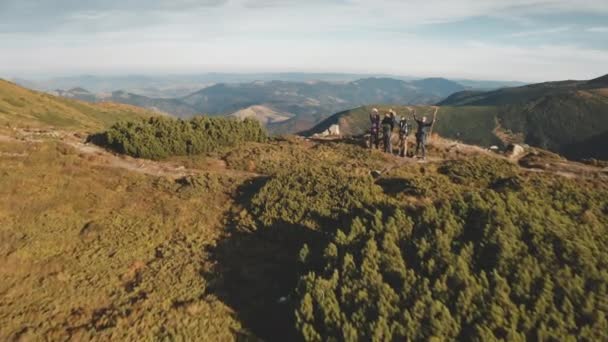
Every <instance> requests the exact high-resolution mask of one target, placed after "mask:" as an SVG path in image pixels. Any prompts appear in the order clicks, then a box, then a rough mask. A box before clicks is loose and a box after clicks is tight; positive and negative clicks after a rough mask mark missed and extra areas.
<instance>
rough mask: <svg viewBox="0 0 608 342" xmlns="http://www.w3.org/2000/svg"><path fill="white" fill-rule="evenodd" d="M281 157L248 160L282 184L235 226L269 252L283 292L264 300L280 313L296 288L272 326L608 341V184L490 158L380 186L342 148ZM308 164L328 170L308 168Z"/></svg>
mask: <svg viewBox="0 0 608 342" xmlns="http://www.w3.org/2000/svg"><path fill="white" fill-rule="evenodd" d="M279 146H283V148H284V150H280V149H278V146H277V148H273V149H272V152H270V151H266V152H265V150H264V149H260V147H251V148H250V149H249V150H250V151H251V152H250V154H247V153H244V152H241V153H239V157H238V158H237V159H238V160H239V161H242V162H243V167H245V165H247V164H249V163H250V162H251V163H253V164H254V165H256V163H257V162H259V161H263V160H265V159H266V158H268V157H267V155H266V153H272V154H271V155H273V156H276V155H277V154H281V156H282V157H283V160H284V161H285V164H283V165H284V167H285V169H284V170H283V169H281V168H280V167H278V166H277V167H273V166H272V165H268V164H266V166H265V167H264V171H265V172H269V173H271V174H272V175H271V176H270V178H268V179H266V180H265V181H264V182H263V183H261V184H258V186H257V187H256V189H255V191H254V192H252V193H253V195H252V196H251V198H250V199H248V200H247V201H245V202H244V210H238V211H237V212H236V213H235V221H236V226H237V227H238V228H237V229H238V230H239V231H243V232H248V233H243V235H244V236H248V237H249V238H251V239H254V238H253V237H257V238H256V239H263V240H265V241H267V242H268V243H269V244H270V245H272V247H268V246H267V247H266V248H267V251H264V252H260V251H259V250H258V252H257V253H259V254H257V255H249V258H261V259H263V260H266V262H264V263H263V265H264V266H260V267H262V269H264V271H263V272H262V273H260V274H259V275H258V276H259V277H268V278H271V279H273V282H274V284H275V285H272V286H274V287H272V288H273V290H272V291H269V292H268V293H266V292H264V291H263V290H262V289H259V290H258V291H261V292H256V293H257V295H258V296H259V295H260V293H263V296H267V298H268V301H271V300H273V299H275V300H276V298H278V297H280V296H282V295H287V294H289V293H292V292H291V291H293V288H294V287H295V288H297V290H296V292H295V294H293V298H292V299H293V300H292V301H291V302H290V305H293V307H292V306H287V307H281V306H277V309H276V310H278V311H279V312H283V314H280V313H276V314H275V315H276V316H277V317H283V319H282V320H281V324H290V321H288V320H286V319H285V318H284V316H285V315H287V314H288V313H289V312H290V310H292V308H293V309H295V311H296V316H295V318H294V319H295V325H296V327H297V329H298V331H299V333H300V335H301V336H302V337H304V339H305V340H311V341H316V340H326V339H330V338H332V337H333V338H336V339H338V340H350V341H357V340H370V339H371V340H404V339H406V340H407V339H409V340H420V339H422V340H427V339H431V338H440V339H455V338H456V339H462V340H471V339H473V340H492V339H500V338H502V339H508V340H513V339H533V340H534V339H539V340H543V339H545V340H546V339H563V338H568V337H569V338H583V339H587V340H603V339H605V338H607V337H608V336H607V335H606V331H608V322H607V321H606V313H607V312H608V301H606V298H608V297H607V295H608V264H607V263H606V261H605V260H608V255H607V254H606V251H607V249H606V248H607V247H608V240H607V239H606V233H608V231H607V230H606V229H607V228H606V227H608V187H607V184H606V182H605V180H604V181H602V180H600V179H598V180H595V181H594V180H589V181H581V180H576V181H575V180H568V179H565V178H560V177H555V176H550V175H534V174H527V173H523V172H522V171H521V170H520V168H519V167H517V166H516V165H514V164H511V163H510V162H507V161H504V160H502V159H497V158H494V157H487V156H479V157H470V158H468V159H466V160H452V161H446V162H442V163H439V164H434V165H426V166H416V165H406V166H402V167H399V168H396V169H393V170H392V171H390V172H389V173H387V174H385V175H383V176H382V177H381V178H380V179H378V180H373V179H372V178H371V177H370V176H368V175H367V174H366V173H365V172H364V170H366V169H367V170H369V169H370V168H373V164H374V163H375V162H374V161H373V160H370V159H368V158H365V157H364V156H362V155H361V156H360V158H361V159H359V160H358V163H359V164H358V165H353V166H345V167H339V165H341V164H340V160H339V158H336V159H334V158H335V157H329V155H326V154H325V153H324V152H323V151H327V150H326V149H328V146H332V148H333V149H337V150H338V151H339V150H342V149H344V148H345V146H341V144H334V145H325V146H319V147H315V148H314V149H313V150H312V151H311V150H301V148H300V147H299V146H297V145H292V146H291V148H287V147H286V146H284V145H282V144H280V145H279ZM357 149H358V148H354V150H357ZM296 151H297V152H296ZM345 151H347V150H345ZM292 153H295V154H292ZM309 153H313V154H314V155H316V156H317V158H318V160H319V162H320V164H322V165H325V166H322V165H309V166H307V167H299V166H298V165H301V162H300V160H303V159H305V156H306V155H308V154H309ZM248 155H249V156H248ZM229 160H230V159H229ZM306 163H307V161H306V160H305V161H304V162H303V164H306ZM334 163H336V164H334ZM241 238H242V239H245V238H244V237H241ZM270 241H272V243H270ZM299 243H305V246H304V247H303V248H301V249H300V252H299V253H298V255H297V258H298V260H299V263H295V262H294V261H293V259H290V258H289V257H292V258H293V255H294V254H295V252H294V250H295V249H296V247H297V246H298V244H299ZM239 246H243V245H239ZM278 246H283V248H280V247H278ZM252 248H254V247H252ZM258 248H259V246H258ZM270 265H272V266H270ZM232 267H237V268H238V266H234V265H232ZM248 267H251V265H249V266H248ZM243 271H245V270H244V269H243ZM232 272H235V270H234V269H231V272H229V273H228V275H227V276H228V277H229V278H230V277H233V276H234V277H236V275H234V274H233V273H232ZM248 272H251V271H248ZM251 277H252V279H250V282H251V284H254V283H257V284H259V285H262V284H264V283H267V284H268V285H267V286H271V285H270V284H269V282H270V281H265V280H262V279H260V278H254V277H255V276H254V275H251ZM297 279H299V281H298V280H297ZM277 282H278V284H280V285H278V284H276V283H277ZM239 286H242V284H240V285H239ZM235 291H236V290H235ZM251 291H252V292H255V290H251ZM247 309H250V310H251V307H248V308H247ZM258 310H259V311H258ZM264 310H265V309H263V308H262V305H261V304H260V306H259V307H257V309H256V310H254V311H255V312H264ZM251 315H252V316H254V314H251ZM273 317H274V316H273ZM255 324H257V325H259V326H263V327H265V328H264V329H263V331H265V334H271V333H272V332H273V330H272V327H271V326H270V324H271V323H263V322H260V321H255ZM274 333H275V334H276V333H277V331H276V330H275V331H274ZM267 337H275V338H276V337H277V336H276V335H268V336H267Z"/></svg>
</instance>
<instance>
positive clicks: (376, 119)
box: [369, 108, 380, 149]
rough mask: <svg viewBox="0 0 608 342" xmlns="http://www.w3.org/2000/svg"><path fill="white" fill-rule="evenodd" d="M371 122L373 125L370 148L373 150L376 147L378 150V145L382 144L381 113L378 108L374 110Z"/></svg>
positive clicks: (370, 117) (370, 116) (370, 118)
mask: <svg viewBox="0 0 608 342" xmlns="http://www.w3.org/2000/svg"><path fill="white" fill-rule="evenodd" d="M369 120H370V121H371V124H372V126H371V129H370V137H369V148H371V149H373V148H374V145H375V146H376V148H378V147H379V146H378V145H379V144H380V113H378V109H377V108H374V109H372V112H371V114H370V115H369Z"/></svg>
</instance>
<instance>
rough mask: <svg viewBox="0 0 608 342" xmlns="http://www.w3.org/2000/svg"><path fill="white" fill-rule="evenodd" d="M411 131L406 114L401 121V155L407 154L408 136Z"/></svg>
mask: <svg viewBox="0 0 608 342" xmlns="http://www.w3.org/2000/svg"><path fill="white" fill-rule="evenodd" d="M409 133H410V124H409V123H408V122H407V118H406V117H405V116H402V117H401V120H400V121H399V156H401V157H405V156H407V136H408V135H409Z"/></svg>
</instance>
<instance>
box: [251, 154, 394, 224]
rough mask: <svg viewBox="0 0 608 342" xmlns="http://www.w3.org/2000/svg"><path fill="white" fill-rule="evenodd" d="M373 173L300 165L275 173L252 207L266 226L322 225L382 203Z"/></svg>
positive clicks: (254, 199)
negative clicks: (355, 173)
mask: <svg viewBox="0 0 608 342" xmlns="http://www.w3.org/2000/svg"><path fill="white" fill-rule="evenodd" d="M381 195H382V189H381V188H380V187H378V186H376V185H375V184H374V183H373V180H372V178H371V177H369V176H367V177H360V176H355V175H353V174H351V173H348V172H345V171H343V170H341V169H338V168H334V167H324V166H316V167H305V166H302V167H298V168H295V169H291V170H283V171H280V172H278V173H277V174H276V175H274V176H273V177H272V178H271V179H270V180H269V181H268V182H267V183H266V184H265V185H264V186H263V187H262V188H261V189H260V191H259V192H257V193H256V194H255V195H254V196H253V198H252V199H251V206H250V208H249V211H250V212H251V214H252V215H253V216H255V217H256V218H257V220H258V221H259V223H260V224H261V225H263V226H267V227H268V226H273V225H276V224H291V225H295V224H298V225H301V226H305V227H307V228H311V229H319V228H320V227H321V226H332V225H331V224H329V225H328V222H334V223H335V222H338V221H339V220H340V219H341V218H342V217H343V216H349V215H351V211H352V210H354V209H358V208H359V209H360V208H366V207H369V206H372V205H375V204H377V203H381Z"/></svg>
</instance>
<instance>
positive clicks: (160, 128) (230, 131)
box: [90, 117, 267, 159]
mask: <svg viewBox="0 0 608 342" xmlns="http://www.w3.org/2000/svg"><path fill="white" fill-rule="evenodd" d="M90 139H91V140H92V141H93V142H95V143H97V144H99V145H101V146H105V147H108V148H110V149H112V150H114V151H116V152H119V153H123V154H128V155H130V156H132V157H137V158H147V159H162V158H167V157H173V156H185V155H195V154H201V153H208V152H214V151H217V150H219V149H221V148H225V147H232V146H236V145H239V144H243V143H248V142H263V141H265V140H266V139H267V137H266V133H265V131H264V129H263V128H262V127H261V125H260V124H259V123H258V122H257V121H255V120H250V119H245V120H243V121H238V120H232V119H227V118H208V117H196V118H193V119H190V120H178V119H171V118H167V117H155V118H150V119H147V120H140V121H127V122H118V123H116V124H114V125H112V127H110V128H109V129H108V130H107V131H105V132H103V133H100V134H96V135H94V136H92V137H91V138H90Z"/></svg>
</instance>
